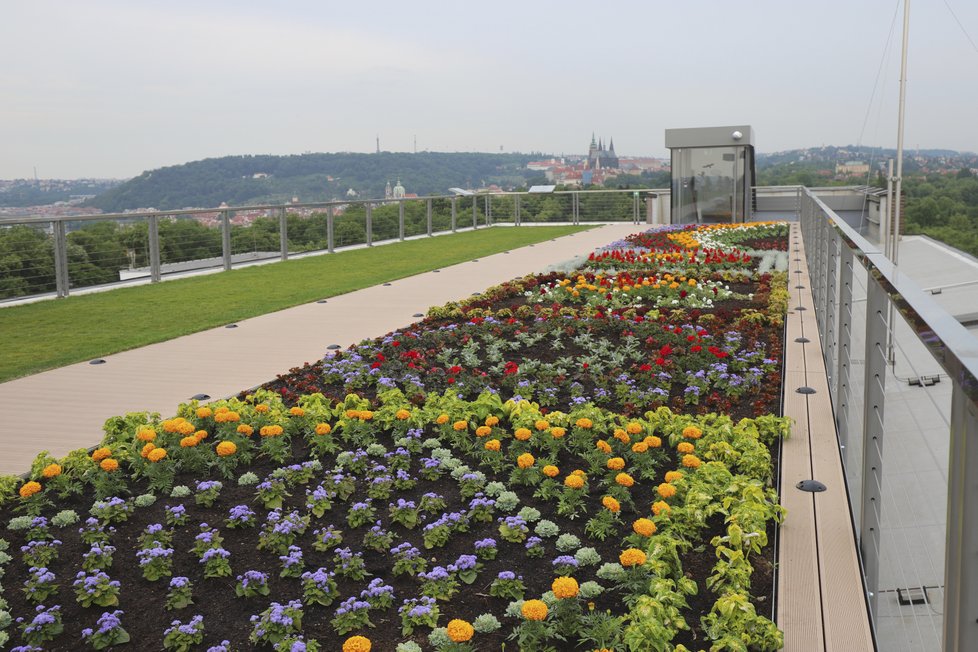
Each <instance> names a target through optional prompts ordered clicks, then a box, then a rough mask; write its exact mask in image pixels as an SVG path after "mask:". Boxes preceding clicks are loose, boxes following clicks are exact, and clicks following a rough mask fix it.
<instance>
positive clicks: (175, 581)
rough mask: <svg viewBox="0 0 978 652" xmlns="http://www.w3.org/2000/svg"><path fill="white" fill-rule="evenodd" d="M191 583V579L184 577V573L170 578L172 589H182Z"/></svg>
mask: <svg viewBox="0 0 978 652" xmlns="http://www.w3.org/2000/svg"><path fill="white" fill-rule="evenodd" d="M189 585H190V580H189V579H188V578H186V577H183V576H182V575H178V576H177V577H173V578H171V579H170V588H171V589H182V588H183V587H185V586H189Z"/></svg>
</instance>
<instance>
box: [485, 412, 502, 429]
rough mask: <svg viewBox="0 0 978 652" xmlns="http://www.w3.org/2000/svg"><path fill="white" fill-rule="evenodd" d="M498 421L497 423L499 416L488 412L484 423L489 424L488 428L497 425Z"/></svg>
mask: <svg viewBox="0 0 978 652" xmlns="http://www.w3.org/2000/svg"><path fill="white" fill-rule="evenodd" d="M498 423H499V417H497V416H496V415H494V414H490V415H489V416H487V417H486V425H487V426H489V427H490V428H491V427H493V426H495V425H497V424H498Z"/></svg>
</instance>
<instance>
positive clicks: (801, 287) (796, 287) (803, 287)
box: [795, 285, 805, 290]
mask: <svg viewBox="0 0 978 652" xmlns="http://www.w3.org/2000/svg"><path fill="white" fill-rule="evenodd" d="M795 289H796V290H804V289H805V286H804V285H796V286H795Z"/></svg>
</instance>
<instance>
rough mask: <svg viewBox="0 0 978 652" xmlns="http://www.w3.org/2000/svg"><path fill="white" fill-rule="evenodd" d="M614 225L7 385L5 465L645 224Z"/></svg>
mask: <svg viewBox="0 0 978 652" xmlns="http://www.w3.org/2000/svg"><path fill="white" fill-rule="evenodd" d="M646 228H648V227H646V226H644V225H633V224H630V223H628V224H609V225H605V226H600V227H597V228H595V229H592V230H590V231H586V232H583V233H577V234H573V235H568V236H564V237H561V238H558V239H556V240H551V241H548V242H543V243H540V244H537V245H529V246H528V247H524V248H521V249H518V250H514V251H512V252H511V253H501V254H495V255H492V256H488V257H486V258H481V259H478V260H477V261H472V262H468V263H461V264H459V265H455V266H452V267H446V268H445V269H442V270H441V271H440V272H427V273H424V274H418V275H416V276H412V277H409V278H405V279H401V280H399V281H394V282H393V283H391V284H390V285H389V286H375V287H371V288H367V289H364V290H359V291H357V292H351V293H349V294H344V295H341V296H337V297H333V298H331V299H329V301H328V302H327V303H325V304H319V303H311V304H307V305H303V306H298V307H295V308H290V309H288V310H282V311H279V312H275V313H271V314H268V315H263V316H261V317H255V318H253V319H248V320H246V321H242V322H239V323H238V327H237V328H233V329H230V328H224V327H222V328H216V329H213V330H209V331H203V332H201V333H196V334H194V335H187V336H185V337H181V338H178V339H175V340H171V341H169V342H162V343H159V344H153V345H151V346H146V347H143V348H140V349H134V350H132V351H126V352H123V353H118V354H116V355H112V356H108V357H106V358H105V361H106V363H105V364H101V365H91V364H88V363H80V364H74V365H70V366H67V367H62V368H60V369H54V370H52V371H46V372H43V373H39V374H36V375H33V376H28V377H26V378H20V379H17V380H12V381H9V382H6V383H2V384H0V405H3V406H4V408H5V414H4V418H3V421H2V423H0V473H23V472H25V471H27V470H28V469H29V468H30V463H31V461H32V460H33V459H34V457H35V456H36V454H37V453H38V452H39V451H41V450H48V451H50V453H51V454H52V455H55V456H58V457H60V456H62V455H64V454H65V453H67V452H68V451H70V450H74V449H76V448H87V447H89V446H92V445H94V444H96V443H98V441H99V440H100V438H101V433H102V426H103V424H104V423H105V421H106V419H108V418H110V417H113V416H119V415H123V414H125V413H127V412H140V411H150V412H159V413H160V414H161V415H162V416H163V417H164V418H166V417H168V416H172V415H173V414H174V412H175V410H176V407H177V405H178V404H180V403H181V402H186V401H187V400H188V399H189V398H190V397H192V396H194V395H195V394H207V395H209V396H211V397H212V398H214V399H217V398H222V397H226V396H231V395H234V394H237V393H238V392H240V391H242V390H245V389H248V388H251V387H255V386H257V385H260V384H262V383H264V382H267V381H269V380H272V379H273V378H275V376H276V375H277V374H280V373H284V372H285V371H287V370H288V369H290V368H292V367H295V366H299V365H301V364H303V363H304V362H310V361H313V360H317V359H319V358H321V357H322V356H323V354H324V353H325V351H326V347H327V346H328V345H331V344H338V345H340V346H341V347H343V348H346V347H347V346H349V345H350V344H354V343H356V342H359V341H361V340H363V339H367V338H372V337H378V336H381V335H384V334H385V333H388V332H390V331H392V330H395V329H397V328H401V327H404V326H406V325H408V324H410V323H412V322H414V321H416V318H415V317H414V315H415V314H417V313H424V312H425V311H427V309H428V308H429V307H430V306H436V305H441V304H443V303H445V302H447V301H451V300H458V299H462V298H465V297H467V296H470V295H471V294H472V293H474V292H480V291H482V290H484V289H486V288H487V287H489V286H491V285H496V284H498V283H501V282H503V281H507V280H509V279H512V278H516V277H519V276H523V275H525V274H531V273H536V272H541V271H544V270H545V269H547V268H548V267H550V266H553V265H557V264H559V263H562V262H564V261H567V260H568V259H570V258H573V257H574V256H578V255H582V254H583V255H586V254H588V253H590V252H591V251H592V250H593V249H595V248H597V247H600V246H603V245H606V244H608V243H610V242H612V241H614V240H617V239H620V238H622V237H624V236H625V235H627V234H629V233H634V232H636V231H640V230H643V229H646Z"/></svg>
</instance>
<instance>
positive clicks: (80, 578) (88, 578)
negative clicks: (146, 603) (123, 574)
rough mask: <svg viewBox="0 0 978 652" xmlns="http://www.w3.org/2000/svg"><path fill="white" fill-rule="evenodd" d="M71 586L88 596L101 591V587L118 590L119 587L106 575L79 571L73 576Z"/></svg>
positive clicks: (102, 572)
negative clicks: (73, 579)
mask: <svg viewBox="0 0 978 652" xmlns="http://www.w3.org/2000/svg"><path fill="white" fill-rule="evenodd" d="M71 585H72V586H74V587H75V588H76V589H77V588H81V589H82V590H84V591H85V593H87V594H88V595H95V594H96V593H98V592H100V591H101V590H103V588H102V587H104V586H106V585H107V586H109V587H112V588H114V589H118V588H119V587H120V586H121V584H120V583H119V582H118V581H117V580H110V579H109V576H108V574H106V573H105V572H104V571H100V570H97V571H93V572H92V574H91V575H89V574H88V573H86V572H85V571H79V572H78V574H77V575H75V581H74V582H72V584H71ZM99 585H102V586H99Z"/></svg>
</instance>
